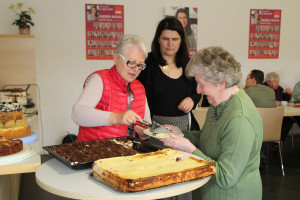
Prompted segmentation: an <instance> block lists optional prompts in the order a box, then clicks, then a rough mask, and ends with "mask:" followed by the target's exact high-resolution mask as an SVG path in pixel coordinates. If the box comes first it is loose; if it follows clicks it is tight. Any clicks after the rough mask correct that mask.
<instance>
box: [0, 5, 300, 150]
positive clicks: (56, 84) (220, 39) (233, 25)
mask: <svg viewBox="0 0 300 200" xmlns="http://www.w3.org/2000/svg"><path fill="white" fill-rule="evenodd" d="M16 2H19V1H16V0H1V1H0V13H1V18H0V34H18V29H17V27H14V26H11V23H12V22H13V20H14V14H13V13H12V11H11V10H9V9H8V7H9V6H10V4H11V3H16ZM22 2H23V3H24V6H25V7H28V6H30V7H33V8H34V9H35V10H36V14H35V15H33V21H34V22H35V26H34V27H33V28H32V34H34V35H35V40H36V68H37V82H38V85H39V87H40V93H41V114H42V120H43V129H44V132H43V143H42V145H43V146H45V145H51V144H56V143H58V142H59V141H58V138H59V136H60V134H61V133H62V132H64V131H69V132H70V133H77V130H78V127H77V125H76V124H74V123H73V121H72V120H71V110H72V106H73V104H74V103H75V101H76V99H77V98H78V96H79V94H80V92H81V90H82V85H83V82H84V80H85V78H86V77H87V76H88V75H89V74H90V73H91V72H93V71H95V70H98V69H104V68H109V67H111V66H112V63H113V62H112V61H92V60H86V59H85V16H84V15H85V10H84V9H85V4H93V3H95V4H115V5H122V4H123V5H124V8H125V33H134V34H138V35H141V36H142V37H143V38H144V39H145V42H146V45H147V49H148V50H150V44H151V42H152V38H153V36H154V32H155V28H156V25H157V23H158V21H159V20H160V19H162V18H163V16H164V14H163V13H164V6H171V5H179V6H194V7H198V8H199V18H198V47H199V48H203V47H207V46H211V45H220V46H223V47H224V48H226V49H228V50H229V51H230V52H231V53H233V54H234V55H235V57H236V59H237V60H238V61H240V62H241V64H242V72H243V79H242V83H241V86H243V85H244V80H245V78H246V76H247V74H248V72H249V71H250V70H251V69H253V68H257V69H261V70H262V71H264V72H265V73H268V72H270V71H276V72H278V73H279V74H280V75H281V85H282V86H283V87H293V86H294V84H295V83H296V82H297V81H298V80H299V79H300V70H299V65H300V62H299V61H300V59H299V56H298V52H299V51H298V47H299V46H300V40H299V36H298V34H299V32H300V29H299V19H300V17H299V15H298V12H299V8H300V1H298V0H286V1H283V0H251V1H247V2H246V1H239V0H227V1H221V0H219V1H217V0H211V1H205V0H190V1H182V0H164V1H163V0H127V1H123V0H107V1H104V0H103V1H100V0H90V1H83V0H39V1H37V0H24V1H22ZM185 2H186V3H185ZM255 8H257V9H264V8H266V9H281V10H282V21H281V36H280V53H279V59H248V53H247V50H248V38H249V12H250V9H255ZM1 73H2V72H1Z"/></svg>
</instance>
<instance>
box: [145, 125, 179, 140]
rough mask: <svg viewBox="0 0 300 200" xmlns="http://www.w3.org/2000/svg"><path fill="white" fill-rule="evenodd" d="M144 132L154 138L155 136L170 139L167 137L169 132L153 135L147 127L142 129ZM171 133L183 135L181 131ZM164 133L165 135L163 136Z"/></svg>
mask: <svg viewBox="0 0 300 200" xmlns="http://www.w3.org/2000/svg"><path fill="white" fill-rule="evenodd" d="M144 133H145V134H146V135H149V136H151V137H154V138H157V139H171V137H168V136H169V134H166V133H161V134H159V135H154V134H153V133H152V132H151V131H150V129H149V128H148V129H145V130H144ZM173 134H174V135H178V136H181V137H183V133H182V132H177V131H176V132H173ZM165 135H166V137H164V136H165Z"/></svg>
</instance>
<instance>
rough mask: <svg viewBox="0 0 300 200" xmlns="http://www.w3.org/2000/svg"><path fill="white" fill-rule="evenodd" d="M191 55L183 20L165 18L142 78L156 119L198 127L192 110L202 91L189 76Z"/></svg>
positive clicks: (159, 121) (186, 126)
mask: <svg viewBox="0 0 300 200" xmlns="http://www.w3.org/2000/svg"><path fill="white" fill-rule="evenodd" d="M189 59H190V58H189V47H188V43H187V37H186V34H185V31H184V29H183V27H182V25H181V23H180V21H179V20H178V19H176V18H174V17H171V18H165V19H163V20H162V21H161V22H160V23H159V24H158V27H157V30H156V33H155V37H154V39H153V41H152V45H151V52H150V53H149V56H148V58H147V59H146V61H145V63H146V66H147V67H146V69H145V70H144V71H142V72H141V74H140V75H139V77H138V80H140V81H141V82H142V83H143V85H144V86H145V89H146V95H147V100H148V104H149V108H150V112H151V117H152V119H153V120H155V121H157V122H158V123H160V124H171V125H176V126H178V127H180V128H181V129H191V130H197V129H199V127H198V125H197V122H196V121H195V120H194V119H193V117H192V119H191V117H190V116H191V114H190V111H191V110H192V109H194V108H195V107H196V105H197V104H198V102H199V100H200V98H201V95H200V94H197V92H196V86H197V85H196V81H195V80H194V79H193V80H192V79H187V78H186V76H185V67H186V65H187V63H188V61H189ZM191 121H192V122H193V123H191Z"/></svg>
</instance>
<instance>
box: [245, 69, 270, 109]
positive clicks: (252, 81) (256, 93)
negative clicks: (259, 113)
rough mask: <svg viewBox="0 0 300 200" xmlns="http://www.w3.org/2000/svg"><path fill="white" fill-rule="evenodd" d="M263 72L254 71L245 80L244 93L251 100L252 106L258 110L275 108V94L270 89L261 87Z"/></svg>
mask: <svg viewBox="0 0 300 200" xmlns="http://www.w3.org/2000/svg"><path fill="white" fill-rule="evenodd" d="M263 81H264V72H262V71H260V70H257V69H254V70H252V71H251V72H250V73H249V74H248V76H247V79H246V89H245V92H246V93H247V94H248V96H249V97H250V98H251V99H252V101H253V103H254V105H255V106H256V107H260V108H274V107H276V101H275V92H274V90H272V89H271V88H270V87H267V86H265V85H263Z"/></svg>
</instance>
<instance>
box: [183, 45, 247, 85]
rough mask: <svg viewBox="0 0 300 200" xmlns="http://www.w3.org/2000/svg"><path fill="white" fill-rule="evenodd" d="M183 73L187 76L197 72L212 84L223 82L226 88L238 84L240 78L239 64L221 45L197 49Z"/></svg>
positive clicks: (193, 75)
mask: <svg viewBox="0 0 300 200" xmlns="http://www.w3.org/2000/svg"><path fill="white" fill-rule="evenodd" d="M185 73H186V76H187V77H195V75H196V74H198V75H200V77H201V78H202V79H203V80H205V81H208V82H210V83H212V84H214V85H218V84H220V83H223V82H225V83H226V88H229V87H232V86H234V85H237V84H239V82H240V81H241V78H242V72H241V64H240V63H239V62H237V61H236V60H235V59H234V57H233V55H232V54H231V53H229V52H228V51H226V50H225V49H223V48H222V47H208V48H205V49H201V50H199V51H198V52H197V54H195V55H194V56H193V57H192V59H191V60H190V62H189V63H188V65H187V67H186V70H185Z"/></svg>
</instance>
